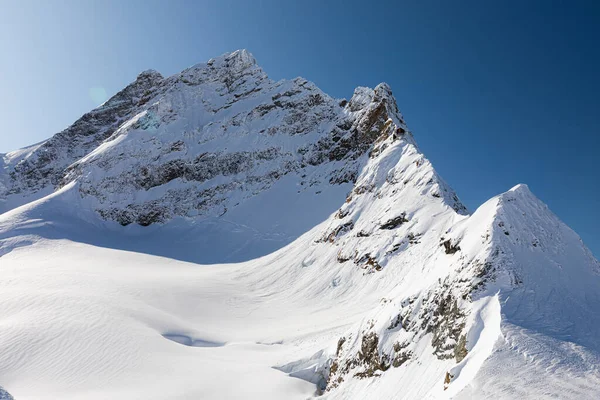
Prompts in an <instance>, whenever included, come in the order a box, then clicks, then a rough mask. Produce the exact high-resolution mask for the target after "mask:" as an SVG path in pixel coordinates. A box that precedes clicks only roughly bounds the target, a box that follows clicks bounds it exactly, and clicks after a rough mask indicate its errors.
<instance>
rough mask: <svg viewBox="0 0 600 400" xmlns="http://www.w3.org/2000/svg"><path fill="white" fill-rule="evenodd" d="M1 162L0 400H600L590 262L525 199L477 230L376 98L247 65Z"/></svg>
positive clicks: (515, 198) (499, 204) (477, 223)
mask: <svg viewBox="0 0 600 400" xmlns="http://www.w3.org/2000/svg"><path fill="white" fill-rule="evenodd" d="M0 159H1V160H2V164H1V165H0V167H1V168H2V169H1V170H0V213H2V214H0V385H1V386H2V387H1V388H0V398H7V399H8V398H11V397H10V396H11V395H12V396H14V398H15V399H17V400H26V399H63V400H67V399H144V400H150V399H157V400H158V399H307V398H312V397H323V398H326V399H449V398H453V399H515V398H518V399H556V398H558V399H597V398H600V264H599V263H598V261H597V260H596V259H595V258H594V257H593V256H592V254H591V253H590V251H589V250H588V249H587V248H586V247H585V246H584V244H583V243H582V242H581V240H580V238H579V237H578V236H577V234H576V233H575V232H573V231H572V230H571V229H569V228H568V227H567V226H566V225H565V224H563V223H562V222H561V221H560V220H559V219H558V218H557V217H556V216H555V215H554V214H553V213H552V212H551V211H550V210H549V209H548V207H547V206H546V205H545V204H543V203H542V202H541V201H540V200H538V199H537V198H536V197H535V196H534V195H533V194H532V193H531V191H530V190H529V189H528V187H527V186H526V185H517V186H515V187H514V188H512V189H510V190H509V191H507V192H506V193H503V194H500V195H499V196H497V197H494V198H492V199H490V200H489V201H487V202H486V203H485V204H483V205H482V206H481V207H479V208H478V209H477V210H476V211H475V212H473V213H472V214H470V213H469V212H468V211H467V210H466V209H465V207H464V206H462V204H461V203H460V200H459V199H458V197H457V196H456V194H455V193H454V192H453V191H452V189H451V188H450V187H449V186H448V185H447V184H446V183H445V182H444V181H443V180H442V179H441V178H440V177H439V175H438V174H437V173H436V172H435V170H434V169H433V167H432V165H431V163H430V162H429V161H428V160H427V159H426V158H425V157H424V156H423V154H422V153H421V152H420V151H419V149H418V147H417V145H416V143H415V140H414V137H413V135H412V133H411V132H410V131H409V130H408V128H407V126H406V124H405V122H404V119H403V117H402V115H401V114H400V112H399V111H398V108H397V106H396V102H395V100H394V97H393V95H392V91H391V89H390V88H389V86H388V85H386V84H380V85H378V86H377V87H376V88H375V89H369V88H362V87H360V88H357V89H356V90H355V93H354V96H353V97H352V99H350V100H349V101H346V100H343V99H333V98H331V97H330V96H328V95H326V94H325V93H323V92H322V91H321V90H319V89H318V88H317V87H316V86H315V85H314V84H312V83H311V82H308V81H306V80H304V79H302V78H296V79H293V80H283V81H280V82H273V81H271V80H270V79H269V78H268V77H267V75H266V74H265V73H264V72H263V71H262V69H261V68H260V67H259V66H258V65H257V64H256V61H255V60H254V58H253V57H252V55H251V54H250V53H248V52H247V51H245V50H238V51H235V52H233V53H228V54H225V55H223V56H220V57H217V58H215V59H212V60H209V61H208V62H207V63H202V64H198V65H195V66H192V67H190V68H188V69H186V70H184V71H183V72H181V73H179V74H176V75H174V76H172V77H168V78H163V77H162V76H161V75H160V74H159V73H158V72H156V71H151V70H150V71H145V72H143V73H142V74H140V75H139V76H138V78H137V79H136V81H135V82H133V83H132V84H130V85H129V86H127V87H126V88H125V89H124V90H123V91H121V92H119V93H118V94H117V95H115V96H114V97H113V98H111V99H110V100H108V101H107V102H106V103H104V104H103V105H101V106H100V107H98V108H96V109H95V110H92V111H91V112H90V113H88V114H86V115H84V116H83V117H82V118H81V119H79V120H78V121H76V122H75V123H74V124H73V125H72V126H70V127H69V128H67V129H66V130H65V131H63V132H60V133H58V134H56V135H55V136H54V137H52V138H51V139H49V140H47V141H46V142H43V143H39V144H36V145H34V146H31V147H28V148H25V149H22V150H18V151H15V152H12V153H8V154H5V155H0ZM2 388H4V390H6V392H4V390H3V389H2ZM8 393H10V395H9V394H8Z"/></svg>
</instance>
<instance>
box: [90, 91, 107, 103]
mask: <svg viewBox="0 0 600 400" xmlns="http://www.w3.org/2000/svg"><path fill="white" fill-rule="evenodd" d="M89 93H90V98H91V99H92V101H93V102H94V104H95V105H97V106H99V105H100V104H102V103H104V102H105V101H106V98H107V96H106V90H105V89H104V88H103V87H93V88H90V90H89Z"/></svg>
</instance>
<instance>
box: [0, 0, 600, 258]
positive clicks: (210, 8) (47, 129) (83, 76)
mask: <svg viewBox="0 0 600 400" xmlns="http://www.w3.org/2000/svg"><path fill="white" fill-rule="evenodd" d="M1 4H2V13H1V15H0V54H2V63H0V76H2V79H1V80H0V118H1V120H2V126H3V132H2V134H0V151H8V150H11V149H14V148H16V147H20V146H24V145H27V144H30V143H33V142H37V141H40V140H43V139H44V138H47V137H49V136H50V135H51V134H53V133H55V132H57V131H59V130H61V129H62V128H64V127H66V126H67V125H69V124H70V123H71V122H73V121H74V120H75V119H76V118H77V117H79V116H80V115H81V114H82V113H84V112H86V111H88V110H89V109H91V108H93V107H94V106H96V105H97V103H98V102H99V101H102V100H103V98H104V93H106V95H107V96H110V95H112V94H114V93H115V92H116V91H118V90H119V89H121V88H122V87H123V86H124V85H125V84H127V83H128V82H130V81H131V80H133V79H135V76H136V75H137V73H139V72H140V71H142V70H145V69H148V68H154V69H157V70H158V71H160V72H162V73H163V74H164V75H170V74H173V73H175V72H178V71H180V70H181V69H183V68H185V67H187V66H189V65H192V64H195V63H197V62H201V61H205V60H207V59H209V58H211V57H214V56H216V55H219V54H222V53H224V52H226V51H232V50H235V49H238V48H247V49H248V50H250V51H251V52H252V53H253V54H254V55H255V57H256V58H257V59H258V62H259V64H261V65H262V66H263V68H264V69H265V71H266V72H267V73H268V74H269V75H270V77H271V78H273V79H281V78H293V77H296V76H303V77H305V78H307V79H310V80H312V81H314V82H315V83H316V84H317V85H318V86H320V87H321V88H322V89H323V90H324V91H325V92H327V93H329V94H330V95H332V96H336V97H349V96H351V95H352V92H353V89H354V87H356V86H358V85H363V86H371V87H372V86H375V85H376V84H377V83H379V82H382V81H385V82H387V83H389V84H390V85H391V87H392V89H393V90H394V94H395V96H396V98H397V100H398V105H399V107H400V109H401V111H402V112H403V114H404V116H405V118H406V120H407V123H408V124H409V127H410V128H411V130H412V131H413V132H414V134H415V137H416V139H417V142H418V143H419V145H420V147H421V149H422V150H423V151H424V153H425V154H426V155H427V157H429V158H430V159H431V160H432V162H433V164H434V165H435V167H436V169H437V170H438V171H439V172H440V174H441V175H442V176H443V177H444V178H445V179H446V180H447V181H448V182H449V183H450V184H451V185H452V186H453V187H454V188H455V189H456V191H457V192H458V194H459V196H460V197H461V199H462V200H463V201H464V202H465V203H466V204H467V206H468V207H469V208H470V209H471V210H474V209H475V208H476V207H477V206H478V205H480V204H481V203H482V202H483V201H485V200H487V199H488V198H489V197H491V196H493V195H496V194H498V193H500V192H503V191H506V190H508V189H509V188H511V187H512V186H514V185H515V184H517V183H528V184H529V186H530V188H531V189H532V191H533V192H534V193H535V194H536V195H537V196H538V197H540V198H541V199H542V200H543V201H545V202H546V203H548V205H549V206H550V208H551V209H552V210H553V211H554V212H555V213H557V214H558V215H559V217H561V219H563V220H564V221H565V222H566V223H567V224H569V225H570V226H571V227H572V228H573V229H575V230H576V231H577V232H578V233H579V234H580V235H581V236H582V237H583V239H584V241H585V242H586V244H587V245H588V246H589V247H590V248H592V250H593V251H594V253H595V254H596V255H597V256H598V255H600V235H599V232H600V228H599V226H600V211H599V210H600V200H599V199H600V166H599V162H598V159H597V154H598V152H599V150H600V122H599V114H600V76H599V71H600V45H599V39H600V2H598V1H590V2H581V1H551V0H546V1H452V2H451V1H420V2H419V1H394V2H379V3H375V2H365V1H360V2H352V1H344V2H342V1H298V2H292V1H257V0H253V1H212V2H201V1H193V2H192V1H190V2H183V1H169V2H167V1H162V2H158V1H133V0H130V1H112V2H111V1H91V0H90V1H62V2H61V1H58V0H57V1H53V2H46V1H38V2H34V1H18V2H17V1H13V2H10V1H2V3H1Z"/></svg>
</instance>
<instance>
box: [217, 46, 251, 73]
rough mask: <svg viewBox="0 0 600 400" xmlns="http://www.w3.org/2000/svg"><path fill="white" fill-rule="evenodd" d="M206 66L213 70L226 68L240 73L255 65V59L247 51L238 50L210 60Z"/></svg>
mask: <svg viewBox="0 0 600 400" xmlns="http://www.w3.org/2000/svg"><path fill="white" fill-rule="evenodd" d="M206 65H208V66H211V67H215V68H227V69H232V70H236V71H242V70H244V69H247V68H250V67H253V66H255V65H257V64H256V59H255V58H254V56H253V55H252V54H251V53H250V52H249V51H248V50H246V49H240V50H235V51H232V52H230V53H225V54H222V55H220V56H219V57H215V58H211V59H210V60H208V62H207V63H206Z"/></svg>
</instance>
